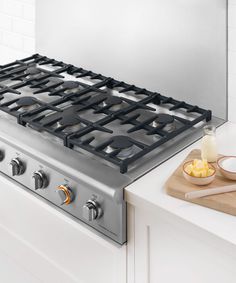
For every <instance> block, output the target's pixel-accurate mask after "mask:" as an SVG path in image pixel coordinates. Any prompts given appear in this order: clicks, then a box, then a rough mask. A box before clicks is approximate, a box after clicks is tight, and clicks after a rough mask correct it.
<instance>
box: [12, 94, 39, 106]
mask: <svg viewBox="0 0 236 283" xmlns="http://www.w3.org/2000/svg"><path fill="white" fill-rule="evenodd" d="M36 103H37V100H36V99H35V98H33V97H30V96H24V97H21V98H20V99H19V100H17V101H16V104H17V105H19V106H31V105H34V104H36Z"/></svg>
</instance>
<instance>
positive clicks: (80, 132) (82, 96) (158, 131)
mask: <svg viewBox="0 0 236 283" xmlns="http://www.w3.org/2000/svg"><path fill="white" fill-rule="evenodd" d="M67 77H69V79H67ZM71 77H72V78H73V79H71ZM6 81H7V82H8V83H6V84H5V82H6ZM9 81H10V82H11V84H9ZM25 87H28V88H29V89H30V90H31V96H29V97H25V95H24V92H23V91H22V92H21V90H22V89H23V88H25ZM113 92H115V94H114V93H113ZM9 94H11V96H13V97H14V98H11V99H10V100H7V101H5V99H6V97H7V95H9ZM39 95H40V97H39ZM43 95H44V96H45V97H50V98H51V99H52V100H51V101H50V102H49V101H45V99H43V97H42V96H43ZM0 102H1V103H0V109H1V110H2V111H4V112H6V113H8V114H10V115H12V116H15V117H16V118H17V121H18V123H19V124H21V125H23V126H25V125H29V126H31V127H32V128H33V129H35V130H37V131H41V132H48V133H50V134H51V135H53V136H56V137H58V138H59V139H61V140H62V142H63V144H64V146H66V147H69V148H71V149H73V148H81V149H83V150H84V151H87V152H89V153H92V154H94V155H96V156H98V157H100V158H102V159H105V160H106V161H108V162H110V163H112V164H114V165H117V166H119V168H120V172H121V173H126V172H127V170H128V167H129V166H130V165H132V164H134V163H135V162H136V161H137V160H139V159H141V158H142V157H143V156H145V155H147V154H148V153H150V152H151V151H153V150H155V149H157V148H159V147H160V146H161V145H163V144H165V143H167V142H168V141H170V140H172V139H174V138H175V137H177V136H178V135H180V134H181V133H183V132H185V131H187V130H188V129H190V128H192V127H194V126H195V125H197V124H198V123H200V122H202V121H204V120H205V121H207V122H208V121H210V120H211V111H210V110H205V109H203V108H200V107H198V106H195V105H191V104H188V103H186V102H184V101H178V100H176V99H174V98H171V97H166V96H163V95H161V94H159V93H157V92H151V91H149V90H146V89H144V88H139V87H137V86H135V85H130V84H127V83H125V82H123V81H117V80H115V79H113V78H109V77H105V76H103V75H101V74H96V73H94V72H92V71H87V70H85V69H83V68H78V67H75V66H73V65H70V64H65V63H63V62H61V61H57V60H55V59H50V58H48V57H46V56H41V55H39V54H35V55H33V56H31V57H28V58H24V59H22V60H17V61H15V62H12V63H10V64H6V65H2V66H0ZM34 104H37V107H33V109H32V107H28V106H32V105H34ZM12 105H14V106H12ZM161 108H164V109H166V110H168V114H166V113H161V111H159V112H158V109H161ZM88 111H90V112H91V113H92V114H91V117H93V119H92V118H91V117H90V116H86V115H84V113H87V112H88ZM176 111H180V112H181V113H182V114H184V115H185V116H184V117H182V116H181V115H177V114H176ZM143 114H144V115H143ZM150 114H151V115H150ZM193 114H194V115H193ZM94 116H95V120H94ZM190 116H191V118H190ZM192 116H194V118H192ZM143 117H144V118H143ZM114 122H116V123H118V124H119V125H120V126H119V127H125V131H124V133H122V135H121V134H120V135H117V134H116V133H115V132H114V131H113V129H112V128H111V124H112V123H114ZM172 123H178V127H173V128H171V127H169V130H167V128H166V126H167V125H169V124H172ZM78 125H80V126H78ZM126 126H129V127H128V128H127V127H126ZM67 127H69V128H70V131H66V128H67ZM138 131H142V134H141V135H145V136H146V137H150V136H151V137H152V136H153V137H155V138H153V139H151V142H149V143H145V142H143V141H139V140H138V139H136V138H134V137H132V136H131V135H132V134H133V133H137V132H138ZM98 132H99V133H106V134H107V137H106V138H104V139H103V140H101V141H97V142H95V141H96V140H97V133H98ZM133 148H135V149H136V150H133ZM131 149H132V150H131ZM124 150H125V153H126V154H123V153H122V151H124ZM140 162H141V160H140Z"/></svg>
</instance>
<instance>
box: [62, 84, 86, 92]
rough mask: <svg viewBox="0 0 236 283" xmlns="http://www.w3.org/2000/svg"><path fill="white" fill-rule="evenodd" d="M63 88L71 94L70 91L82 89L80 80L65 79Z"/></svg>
mask: <svg viewBox="0 0 236 283" xmlns="http://www.w3.org/2000/svg"><path fill="white" fill-rule="evenodd" d="M61 87H62V88H64V89H65V91H64V92H65V93H66V94H69V93H76V92H77V91H79V90H81V85H80V84H79V82H76V81H65V82H64V83H63V84H62V85H61Z"/></svg>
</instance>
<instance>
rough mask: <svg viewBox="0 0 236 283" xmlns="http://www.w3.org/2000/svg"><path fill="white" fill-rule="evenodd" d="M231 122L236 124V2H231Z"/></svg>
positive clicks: (233, 0)
mask: <svg viewBox="0 0 236 283" xmlns="http://www.w3.org/2000/svg"><path fill="white" fill-rule="evenodd" d="M228 31H229V47H228V50H229V103H228V105H229V106H228V107H229V120H230V121H232V122H236V0H229V30H228Z"/></svg>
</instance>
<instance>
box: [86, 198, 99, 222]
mask: <svg viewBox="0 0 236 283" xmlns="http://www.w3.org/2000/svg"><path fill="white" fill-rule="evenodd" d="M101 216H102V209H101V207H100V205H99V204H98V203H97V202H96V201H94V200H88V201H87V202H86V204H85V205H84V206H83V217H84V219H86V220H87V221H93V220H95V219H98V218H100V217H101Z"/></svg>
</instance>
